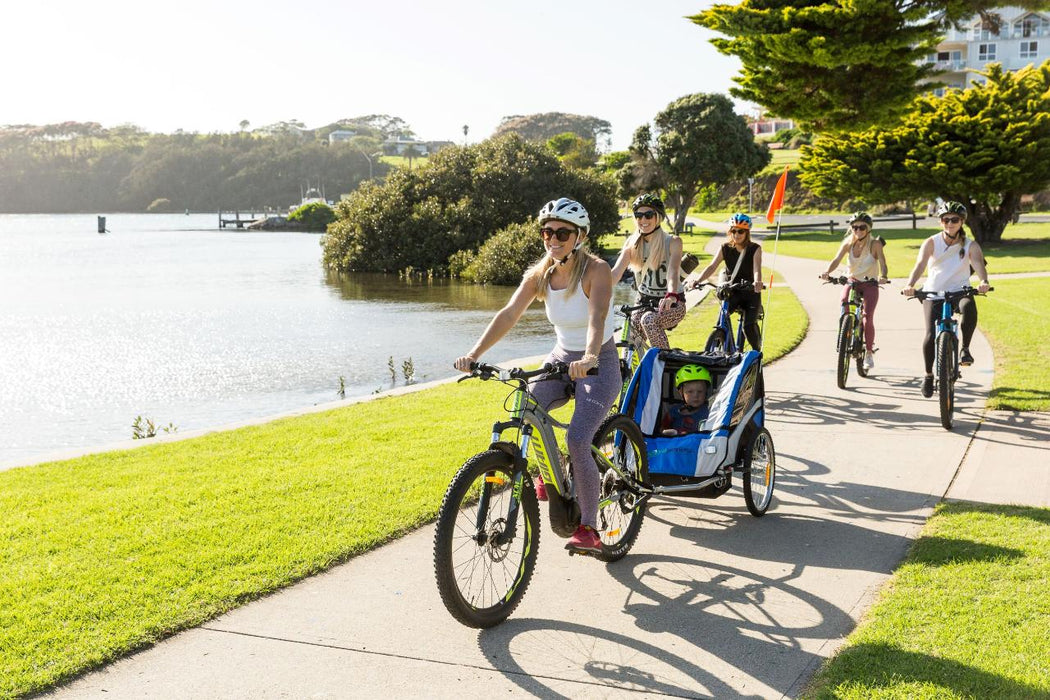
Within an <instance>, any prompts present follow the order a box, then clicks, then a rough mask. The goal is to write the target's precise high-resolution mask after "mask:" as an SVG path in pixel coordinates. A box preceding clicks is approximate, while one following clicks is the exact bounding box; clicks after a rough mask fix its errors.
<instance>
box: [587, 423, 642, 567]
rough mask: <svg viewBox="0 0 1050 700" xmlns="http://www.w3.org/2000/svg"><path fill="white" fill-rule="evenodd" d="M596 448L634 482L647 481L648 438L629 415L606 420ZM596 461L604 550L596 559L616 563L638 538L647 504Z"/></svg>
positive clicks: (602, 425) (601, 428) (599, 512)
mask: <svg viewBox="0 0 1050 700" xmlns="http://www.w3.org/2000/svg"><path fill="white" fill-rule="evenodd" d="M594 447H595V448H597V450H598V452H600V453H601V454H602V455H604V456H605V458H606V459H608V460H609V461H610V462H612V463H613V464H615V465H616V466H617V467H618V468H619V469H620V470H621V471H622V472H623V473H624V474H626V475H628V476H629V477H630V478H631V479H632V480H634V481H643V480H645V479H646V478H648V457H647V453H646V451H645V439H644V438H643V437H642V431H641V430H640V429H639V428H638V425H637V424H636V423H635V422H634V421H633V420H631V419H630V418H628V417H627V416H624V415H622V414H618V415H614V416H609V417H608V418H606V419H605V421H604V422H603V423H602V424H601V426H600V427H599V428H598V432H597V433H596V434H595V436H594ZM596 461H597V462H598V471H599V473H600V479H601V480H600V482H599V483H600V484H601V486H600V489H601V490H600V491H599V493H598V536H599V537H600V538H601V540H602V551H601V553H600V554H597V555H596V557H597V558H598V559H600V560H601V561H617V560H619V559H623V557H624V556H626V554H627V552H628V551H630V549H631V547H632V546H633V545H634V541H635V540H636V539H638V531H639V530H640V529H641V528H642V520H643V519H644V518H645V502H644V501H642V500H641V499H640V498H639V493H638V492H637V491H636V490H634V489H632V488H631V485H630V484H628V483H625V482H624V480H623V479H621V478H620V476H619V475H618V474H617V473H616V472H615V471H614V470H613V469H611V468H609V467H607V466H606V465H605V464H603V463H602V461H601V460H596Z"/></svg>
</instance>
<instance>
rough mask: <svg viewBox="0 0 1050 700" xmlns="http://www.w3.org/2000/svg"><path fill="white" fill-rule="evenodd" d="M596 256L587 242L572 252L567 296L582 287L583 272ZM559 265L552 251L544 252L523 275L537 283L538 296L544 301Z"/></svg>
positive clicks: (524, 277) (524, 279) (569, 262)
mask: <svg viewBox="0 0 1050 700" xmlns="http://www.w3.org/2000/svg"><path fill="white" fill-rule="evenodd" d="M592 257H594V256H593V255H592V254H591V251H590V250H589V249H588V248H587V244H586V243H583V244H581V245H580V247H579V248H577V249H576V251H575V252H574V253H572V258H571V259H570V260H569V261H568V262H566V263H565V264H566V265H568V266H569V286H568V287H566V289H567V290H568V293H567V294H566V296H572V295H573V294H575V293H576V290H577V289H579V288H580V281H581V280H582V279H583V273H584V271H586V269H587V262H588V261H589V260H590V259H591V258H592ZM558 265H559V263H558V261H557V260H555V259H554V257H553V256H551V254H550V253H544V254H543V257H542V258H540V259H539V260H537V261H536V262H534V263H533V264H532V266H531V267H530V268H529V269H527V270H525V274H524V275H522V280H523V281H532V282H534V283H535V285H536V298H537V299H539V300H540V301H543V300H544V299H546V298H547V290H548V289H549V288H550V284H549V282H550V278H551V275H553V274H554V270H555V269H557V266H558Z"/></svg>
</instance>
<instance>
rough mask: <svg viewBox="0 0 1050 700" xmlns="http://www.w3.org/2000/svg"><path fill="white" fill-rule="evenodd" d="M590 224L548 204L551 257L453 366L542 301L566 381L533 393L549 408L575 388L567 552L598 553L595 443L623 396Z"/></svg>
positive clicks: (542, 221)
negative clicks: (575, 521)
mask: <svg viewBox="0 0 1050 700" xmlns="http://www.w3.org/2000/svg"><path fill="white" fill-rule="evenodd" d="M590 223H591V221H590V217H589V216H588V214H587V210H586V209H584V208H583V205H582V204H580V203H579V202H576V201H573V200H571V199H567V198H565V197H562V198H561V199H557V200H554V201H551V202H547V204H545V205H544V206H543V208H542V209H541V210H540V214H539V225H540V229H539V234H540V235H541V236H542V237H543V243H544V247H545V248H546V253H545V254H544V256H543V257H542V258H540V259H539V260H538V261H537V262H536V263H535V264H534V265H533V266H532V267H530V268H529V269H528V270H526V271H525V274H524V275H523V276H522V280H521V284H519V285H518V288H517V289H516V290H515V291H514V294H513V295H511V298H510V301H508V302H507V305H506V306H504V307H503V308H502V309H501V310H500V311H499V312H497V313H496V315H495V316H494V317H493V319H492V321H491V322H490V323H489V325H488V327H487V328H486V329H485V331H484V333H482V334H481V337H480V338H479V339H478V341H477V342H476V343H475V344H474V347H473V348H472V349H471V350H470V352H468V353H467V354H466V355H464V356H462V357H460V358H457V359H456V362H455V366H456V369H458V370H460V371H462V372H470V365H471V363H472V362H477V361H478V359H479V358H480V357H481V356H482V354H484V353H485V351H487V350H488V349H489V348H491V347H492V346H493V345H495V344H496V343H497V341H499V339H500V338H502V337H503V336H504V335H506V333H507V331H509V330H510V329H511V328H513V327H514V325H515V324H516V323H517V322H518V319H520V318H521V315H522V314H523V313H524V312H525V309H527V308H528V307H529V305H530V304H531V303H532V302H533V300H534V299H542V300H543V303H544V306H545V307H546V310H547V318H548V320H550V322H551V323H552V324H553V325H554V332H555V335H556V336H557V343H556V344H555V346H554V349H553V350H551V352H550V354H549V355H548V356H547V359H546V360H545V362H565V363H567V364H568V365H569V379H568V380H565V379H562V380H547V381H540V382H535V383H534V384H533V385H532V387H531V389H530V390H531V392H532V394H533V395H534V396H535V397H536V400H537V401H538V402H539V404H540V405H541V406H543V407H544V408H546V409H548V410H549V409H551V408H556V407H558V406H561V405H563V404H565V403H566V402H567V401H568V398H567V395H568V394H567V391H566V390H567V388H568V387H567V384H568V383H569V382H570V381H571V382H573V383H575V386H576V406H575V408H574V409H573V414H572V420H571V421H570V422H569V429H568V431H567V432H566V436H565V437H566V443H567V445H568V448H569V456H570V459H571V461H572V470H573V477H574V479H575V484H576V497H577V500H578V502H579V505H580V526H579V527H578V528H577V529H576V532H575V533H574V534H573V536H572V538H571V539H570V540H569V542H568V544H567V545H566V549H572V550H575V551H583V552H600V551H601V540H600V539H599V538H598V534H597V532H596V531H595V526H596V525H597V513H598V487H599V484H598V465H597V464H595V462H594V458H593V457H592V456H591V441H592V440H593V439H594V435H595V433H596V432H597V431H598V427H599V425H600V424H601V422H602V420H603V419H604V418H605V416H606V414H607V413H608V412H609V409H610V408H611V407H612V405H613V402H614V401H615V400H616V397H617V396H618V395H619V392H620V385H621V381H622V380H621V378H620V364H619V360H618V358H617V355H616V343H615V341H614V340H613V332H614V331H615V327H616V320H615V317H614V316H613V314H611V313H610V312H609V309H610V306H611V303H612V283H611V275H610V270H609V265H608V264H607V263H606V262H605V261H604V260H602V259H601V258H598V257H596V256H595V255H593V254H592V253H591V252H590V251H588V250H587V248H586V246H585V242H586V238H587V231H588V229H589V227H590ZM592 368H597V370H598V371H597V374H596V375H590V376H588V374H587V372H588V371H589V370H591V369H592ZM536 494H537V496H538V497H539V498H540V500H546V498H545V496H546V491H545V489H544V486H543V482H542V480H541V481H539V482H538V483H537V485H536Z"/></svg>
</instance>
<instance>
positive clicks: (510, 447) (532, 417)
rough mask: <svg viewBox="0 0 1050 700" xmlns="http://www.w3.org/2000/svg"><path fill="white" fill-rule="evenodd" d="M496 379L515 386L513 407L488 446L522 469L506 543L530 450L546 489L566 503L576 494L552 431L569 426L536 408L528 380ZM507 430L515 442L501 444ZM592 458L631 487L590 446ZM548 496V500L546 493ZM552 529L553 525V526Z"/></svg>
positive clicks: (508, 375)
mask: <svg viewBox="0 0 1050 700" xmlns="http://www.w3.org/2000/svg"><path fill="white" fill-rule="evenodd" d="M491 369H496V368H491ZM537 374H540V373H536V374H533V376H536V375H537ZM499 379H500V381H503V382H510V381H516V382H517V387H516V388H515V391H514V396H513V403H512V405H511V408H510V417H509V419H508V420H505V421H497V422H496V423H494V424H493V426H492V444H491V447H493V448H496V449H502V450H503V451H505V452H508V453H513V455H514V457H515V458H516V461H517V464H518V465H521V469H520V471H519V472H518V475H517V477H516V478H515V480H514V498H513V499H511V507H510V511H509V512H508V513H507V529H506V531H505V533H504V537H505V538H507V539H508V540H509V539H511V538H513V536H514V534H515V530H516V527H517V515H518V507H519V505H520V501H521V489H522V488H523V483H524V465H526V464H527V463H528V458H529V450H530V448H531V449H532V453H533V456H534V458H535V460H536V463H537V465H538V467H539V472H540V475H541V476H542V478H543V481H544V483H545V484H546V485H547V487H548V488H549V489H553V491H554V492H555V493H557V495H558V497H559V498H560V499H563V502H564V501H567V502H569V503H574V502H575V500H576V491H575V484H574V483H573V480H572V474H571V472H570V470H569V465H568V463H567V461H566V460H565V459H563V457H562V453H561V451H560V450H559V449H558V440H557V436H556V434H555V429H560V430H563V431H564V430H568V428H569V426H568V424H567V423H562V422H561V421H559V420H557V419H556V418H554V417H553V416H552V415H551V414H550V413H549V412H548V411H547V410H546V409H545V408H543V407H542V406H540V405H539V403H538V402H537V401H536V398H535V397H534V396H533V395H532V394H531V393H530V392H529V390H528V382H527V378H525V377H521V376H513V373H512V372H510V371H507V370H499ZM508 430H515V431H517V432H518V436H517V439H516V440H515V441H507V440H503V434H504V433H505V432H506V431H508ZM591 454H592V456H594V458H595V459H597V460H598V462H599V464H600V465H602V466H603V467H605V468H608V469H611V470H612V471H613V472H615V473H616V474H617V475H618V476H619V477H620V478H621V479H623V480H624V481H626V482H629V483H631V484H634V483H635V482H634V479H633V478H631V476H630V475H628V474H624V473H623V471H622V470H621V469H620V467H619V465H617V464H616V463H615V462H613V461H611V460H610V459H609V458H608V457H607V456H606V455H605V454H603V453H602V452H601V451H600V450H599V449H598V448H597V447H595V446H593V445H592V446H591ZM490 489H491V486H490V484H489V483H488V482H486V484H485V487H484V489H483V492H482V495H481V501H480V502H479V508H478V518H479V522H478V527H479V529H480V528H481V527H482V525H483V521H484V517H485V514H486V513H487V511H488V507H487V505H488V504H487V500H488V492H489V490H490ZM548 496H550V492H549V491H548ZM611 500H612V499H604V500H603V501H601V502H600V503H599V504H598V507H599V509H601V508H602V507H604V506H605V505H608V503H609V502H610V501H611ZM552 525H554V523H553V522H552Z"/></svg>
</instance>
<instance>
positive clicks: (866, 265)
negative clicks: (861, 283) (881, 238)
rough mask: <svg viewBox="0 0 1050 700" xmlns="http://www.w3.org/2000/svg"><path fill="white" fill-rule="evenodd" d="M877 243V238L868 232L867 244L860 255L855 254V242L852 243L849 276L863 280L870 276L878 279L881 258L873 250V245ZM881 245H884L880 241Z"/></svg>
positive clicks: (849, 257) (849, 256)
mask: <svg viewBox="0 0 1050 700" xmlns="http://www.w3.org/2000/svg"><path fill="white" fill-rule="evenodd" d="M873 245H875V239H874V238H872V237H871V234H870V233H869V234H868V240H867V244H866V245H865V246H864V249H863V251H862V252H861V254H860V255H858V256H856V257H854V256H853V244H852V243H850V246H849V255H848V257H847V259H848V261H849V262H848V263H847V264H848V266H849V268H848V269H849V276H850V277H853V278H855V279H859V280H863V279H867V278H868V277H870V278H872V279H878V277H879V260H878V258H876V257H875V254H874V253H872V252H871V247H872V246H873ZM879 245H882V243H881V242H880V243H879Z"/></svg>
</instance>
